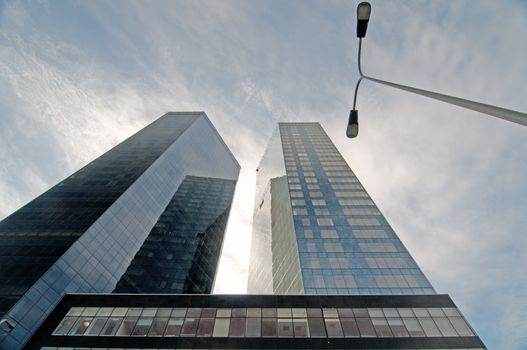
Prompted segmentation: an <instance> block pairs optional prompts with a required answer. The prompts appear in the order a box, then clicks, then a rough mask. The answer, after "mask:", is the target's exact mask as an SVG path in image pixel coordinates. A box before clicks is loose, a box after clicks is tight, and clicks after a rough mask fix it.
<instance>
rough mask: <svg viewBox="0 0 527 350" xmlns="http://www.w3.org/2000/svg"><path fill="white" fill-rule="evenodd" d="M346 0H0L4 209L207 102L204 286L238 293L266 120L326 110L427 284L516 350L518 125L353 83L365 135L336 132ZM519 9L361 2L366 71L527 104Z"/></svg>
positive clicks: (342, 109)
mask: <svg viewBox="0 0 527 350" xmlns="http://www.w3.org/2000/svg"><path fill="white" fill-rule="evenodd" d="M355 5H356V4H355V3H349V2H338V1H335V2H320V3H317V2H310V3H305V2H294V1H289V2H236V1H222V2H218V1H199V2H195V1H192V2H166V3H162V2H157V3H156V4H155V6H154V5H152V4H150V3H145V2H119V1H117V2H110V3H93V2H89V3H76V5H73V4H62V5H61V6H60V9H59V8H58V6H59V5H56V4H55V3H53V2H50V3H44V4H33V5H32V6H31V7H29V6H25V5H24V4H21V3H13V4H9V5H3V9H2V15H1V16H2V17H1V20H0V21H1V22H0V29H1V30H0V111H1V112H2V115H3V116H2V117H1V119H0V123H1V126H2V128H1V130H0V135H1V137H0V156H1V158H2V165H1V166H0V179H1V180H0V191H1V193H2V199H1V200H0V215H3V216H5V215H6V214H8V213H9V212H10V211H12V210H14V209H16V208H17V207H19V206H20V205H21V204H23V203H24V202H26V201H28V200H30V199H31V198H32V197H34V196H35V195H37V194H38V193H39V192H41V191H43V190H45V189H46V187H48V186H50V185H52V184H53V183H55V182H57V181H59V180H60V179H61V178H62V177H65V176H67V175H68V174H69V173H71V171H72V170H75V169H77V168H78V167H80V166H81V165H82V164H84V163H86V162H88V161H89V160H91V159H93V158H94V157H96V156H97V155H99V154H100V153H102V152H104V151H105V150H107V149H109V148H110V147H112V146H113V145H115V144H116V143H117V142H119V141H120V140H122V139H124V138H125V137H127V136H128V135H130V134H131V133H133V132H134V131H136V130H139V129H140V128H141V127H142V126H144V125H145V124H146V123H147V122H149V121H152V120H154V119H155V118H156V117H158V116H160V115H162V114H163V113H165V112H166V111H168V110H204V111H206V112H207V114H208V115H209V117H210V118H211V120H212V122H213V123H214V125H215V126H216V128H217V129H218V131H219V132H220V134H221V135H222V136H223V137H224V139H225V141H226V143H227V144H228V146H229V147H230V148H231V149H232V150H233V153H234V154H235V156H236V157H237V159H238V160H239V162H240V163H241V165H242V173H241V176H240V180H239V185H238V188H237V190H236V197H235V202H234V204H233V210H232V213H231V220H230V223H229V230H228V234H227V236H226V240H225V245H224V256H223V258H222V261H221V264H220V271H219V275H218V279H217V283H216V291H217V292H221V293H229V292H230V293H233V292H243V291H244V288H245V284H246V276H247V267H248V259H249V257H248V252H249V250H250V249H249V245H250V227H251V220H252V207H253V192H254V190H253V189H254V169H255V168H256V165H257V163H258V162H259V160H260V157H261V155H262V154H263V150H264V147H265V144H266V142H267V139H268V138H269V137H270V135H271V132H272V130H273V128H274V127H275V125H276V122H277V121H280V120H290V121H291V120H294V121H302V120H308V121H321V122H322V124H323V126H324V127H325V128H326V130H327V131H328V134H329V135H330V137H331V138H332V139H333V140H334V141H335V143H336V144H337V147H338V148H339V149H340V150H341V152H342V153H343V155H344V156H345V157H346V159H347V160H348V161H349V163H350V165H351V166H352V168H353V169H354V171H355V172H356V173H357V175H358V176H359V178H360V179H361V180H362V182H363V183H364V184H365V186H366V188H367V190H368V191H369V192H370V194H371V195H372V196H373V198H374V200H375V201H376V202H377V204H378V205H379V207H380V209H381V210H382V211H383V212H384V214H385V215H386V216H387V218H388V220H389V221H390V222H391V224H392V225H393V227H394V229H395V230H396V232H398V234H399V235H400V236H401V238H402V240H403V241H404V243H405V244H406V245H407V247H408V248H409V250H410V252H411V253H412V255H413V256H414V257H415V258H416V260H417V261H418V263H419V264H420V265H421V266H422V268H423V270H424V271H425V273H426V274H427V275H428V276H429V277H430V279H431V282H432V284H433V285H434V286H436V287H437V289H438V291H440V292H448V293H450V294H451V295H453V298H454V300H455V301H456V302H458V303H459V304H460V306H461V307H462V310H464V312H465V314H466V315H467V316H468V317H469V320H470V321H471V323H472V324H473V325H474V326H475V327H476V330H477V331H478V332H479V333H480V334H481V336H482V337H483V339H484V340H485V341H487V342H488V344H487V345H488V346H489V347H496V348H517V349H520V348H521V345H518V344H522V342H523V344H524V343H525V334H526V333H527V332H526V331H527V330H526V329H525V327H524V326H522V325H520V323H521V322H520V320H521V319H522V316H523V315H524V314H525V313H526V312H527V305H525V295H524V293H522V292H521V291H522V290H526V287H527V285H526V284H525V282H524V281H523V280H522V278H521V276H523V275H524V274H525V269H526V266H527V261H526V258H525V257H524V256H525V254H523V253H524V252H525V250H526V248H527V240H526V239H525V238H524V237H523V236H524V235H523V232H524V231H525V230H524V227H525V225H526V224H527V222H526V220H525V219H524V215H523V213H522V212H523V211H524V208H525V207H526V205H527V203H526V199H525V198H527V196H525V193H526V192H527V191H526V190H527V188H526V185H525V183H524V178H525V174H526V172H527V167H526V166H525V161H524V159H525V155H526V153H527V142H526V141H525V140H526V139H525V136H524V135H525V129H524V128H523V127H519V126H516V125H513V124H510V123H507V122H503V121H501V120H497V119H493V118H492V117H486V116H483V115H479V114H477V113H473V112H466V111H463V110H461V109H459V108H457V107H449V106H445V105H444V104H441V103H438V102H434V101H432V100H427V99H425V98H423V97H417V96H412V95H410V94H408V93H404V92H397V91H393V90H391V89H390V88H388V87H381V86H375V85H373V84H372V83H369V82H364V83H363V85H362V87H361V91H360V94H359V104H358V107H359V111H360V115H359V118H360V128H361V130H360V135H359V138H358V139H355V140H352V141H351V140H348V139H346V138H345V136H344V130H345V125H346V122H347V114H348V111H349V108H350V106H351V103H352V98H353V88H354V84H355V81H354V79H355V78H356V77H357V74H356V72H355V55H356V52H355V50H356V39H355V38H354V31H355V28H354V26H355V23H354V20H353V16H354V11H355ZM506 7H509V8H512V11H507V10H506V9H505V8H506ZM59 10H60V11H59ZM504 11H506V13H505V12H504ZM37 14H38V15H37ZM526 14H527V11H525V5H524V4H522V3H515V2H511V3H508V5H507V6H502V5H501V4H499V3H495V2H490V1H487V2H483V1H482V2H478V5H477V6H474V5H473V3H472V2H468V1H457V2H448V3H446V2H426V3H424V2H400V1H398V2H395V1H393V2H379V3H373V13H372V19H371V21H370V26H369V29H368V37H367V38H366V39H365V46H364V69H365V71H366V72H367V73H369V74H371V75H373V76H378V77H380V78H383V79H386V80H394V81H396V82H400V83H403V84H408V85H415V86H418V87H422V88H428V89H433V90H437V91H439V92H444V93H451V94H454V95H458V96H460V97H465V98H471V99H475V100H481V101H486V102H488V103H493V104H496V105H500V106H503V107H507V108H513V109H518V110H523V111H526V110H527V101H526V100H525V99H524V96H525V93H526V92H527V91H526V88H525V85H524V82H523V80H524V77H525V76H526V75H527V67H526V65H525V61H524V59H523V57H524V56H525V49H524V47H523V46H522V45H520V43H522V42H523V37H522V33H523V32H524V31H525V27H526V26H527V20H526ZM401 18H404V19H405V20H404V21H403V20H400V19H401ZM394 19H397V20H394ZM486 300H492V301H493V303H492V304H491V305H489V303H486V302H485V301H486Z"/></svg>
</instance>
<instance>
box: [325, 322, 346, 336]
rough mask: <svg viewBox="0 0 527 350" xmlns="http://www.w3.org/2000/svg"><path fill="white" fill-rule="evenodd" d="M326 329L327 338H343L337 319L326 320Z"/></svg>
mask: <svg viewBox="0 0 527 350" xmlns="http://www.w3.org/2000/svg"><path fill="white" fill-rule="evenodd" d="M326 329H327V330H328V337H330V338H335V337H343V336H344V334H343V333H342V327H341V326H340V321H339V319H338V318H326Z"/></svg>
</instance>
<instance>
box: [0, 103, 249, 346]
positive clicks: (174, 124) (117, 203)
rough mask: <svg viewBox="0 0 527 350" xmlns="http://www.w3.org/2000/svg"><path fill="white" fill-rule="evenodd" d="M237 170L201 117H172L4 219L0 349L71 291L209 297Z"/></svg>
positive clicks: (23, 335) (23, 337)
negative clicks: (6, 329) (7, 327)
mask: <svg viewBox="0 0 527 350" xmlns="http://www.w3.org/2000/svg"><path fill="white" fill-rule="evenodd" d="M239 170H240V167H239V164H238V163H237V161H236V160H235V158H234V156H233V155H232V153H231V152H230V151H229V149H228V148H227V146H226V145H225V143H224V142H223V140H222V139H221V137H220V136H219V134H218V133H217V131H216V130H215V128H214V127H213V125H212V124H211V122H210V121H209V119H208V117H207V116H206V115H205V113H203V112H190V113H186V112H180V113H167V114H166V115H164V116H163V117H161V118H159V119H158V120H157V121H155V122H153V123H152V124H150V125H148V126H147V127H145V128H144V129H143V130H141V131H139V132H138V133H136V134H135V135H133V136H131V137H130V138H128V139H127V140H125V141H124V142H122V143H121V144H119V145H117V146H116V147H114V148H113V149H111V150H110V151H108V152H106V153H105V154H104V155H102V156H101V157H99V158H98V159H96V160H95V161H93V162H91V163H89V164H88V165H86V166H85V167H83V168H82V169H80V170H79V171H77V172H76V173H74V174H73V175H71V176H69V177H68V178H66V179H65V180H63V181H61V182H60V183H58V184H57V185H55V186H54V187H52V188H51V189H50V190H48V191H46V192H45V193H43V194H42V195H40V196H39V197H37V198H36V199H34V200H33V201H31V202H29V203H28V204H26V205H25V206H24V207H22V208H21V209H19V210H17V211H16V212H15V213H13V214H12V215H10V216H9V217H7V218H6V219H4V220H3V221H2V222H0V319H7V320H10V322H11V323H12V324H15V325H16V326H15V327H14V329H13V330H12V331H11V332H10V333H9V334H0V348H1V349H17V348H20V347H21V346H22V345H23V344H24V343H25V342H26V341H27V340H28V339H29V337H30V336H31V334H32V333H33V332H34V331H35V330H36V329H37V327H38V326H39V325H40V324H41V323H42V321H43V320H44V319H45V318H46V316H47V315H49V313H50V312H51V311H52V310H53V308H54V307H55V306H56V305H57V303H58V302H59V301H60V300H61V298H62V296H63V295H64V294H65V293H109V292H134V293H154V292H155V293H167V292H170V293H208V292H210V291H211V289H212V285H213V282H214V275H215V271H216V267H217V262H218V258H219V255H220V251H221V246H222V242H223V235H224V231H225V226H226V220H227V217H228V214H229V209H230V205H231V202H232V197H233V193H234V186H235V183H236V181H237V178H238V173H239Z"/></svg>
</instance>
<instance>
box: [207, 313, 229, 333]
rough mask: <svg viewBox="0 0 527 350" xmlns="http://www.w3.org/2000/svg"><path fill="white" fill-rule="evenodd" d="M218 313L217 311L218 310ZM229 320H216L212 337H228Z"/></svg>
mask: <svg viewBox="0 0 527 350" xmlns="http://www.w3.org/2000/svg"><path fill="white" fill-rule="evenodd" d="M218 311H219V310H218ZM230 322H231V320H230V318H217V319H216V322H215V324H214V331H213V332H212V336H214V337H227V336H228V335H229V325H230Z"/></svg>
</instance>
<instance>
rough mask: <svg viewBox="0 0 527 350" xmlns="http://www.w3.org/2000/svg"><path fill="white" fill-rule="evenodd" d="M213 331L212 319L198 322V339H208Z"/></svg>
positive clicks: (203, 319)
mask: <svg viewBox="0 0 527 350" xmlns="http://www.w3.org/2000/svg"><path fill="white" fill-rule="evenodd" d="M213 329H214V319H213V318H202V319H201V320H200V321H199V326H198V337H210V336H211V335H212V330H213Z"/></svg>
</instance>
